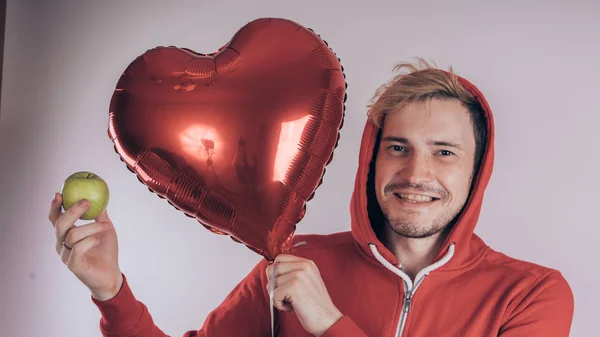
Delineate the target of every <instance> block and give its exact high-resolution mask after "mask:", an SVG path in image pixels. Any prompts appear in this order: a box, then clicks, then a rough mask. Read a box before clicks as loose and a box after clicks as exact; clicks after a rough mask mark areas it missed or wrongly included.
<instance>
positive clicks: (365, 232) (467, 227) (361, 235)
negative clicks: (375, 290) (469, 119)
mask: <svg viewBox="0 0 600 337" xmlns="http://www.w3.org/2000/svg"><path fill="white" fill-rule="evenodd" d="M439 71H443V70H439ZM454 76H456V77H457V78H458V81H459V83H460V84H461V85H462V86H463V87H464V88H465V89H467V90H468V91H469V92H470V93H471V94H472V95H473V96H474V97H475V99H476V100H477V101H478V102H479V104H480V105H481V107H482V109H483V111H484V117H485V125H486V138H485V144H484V149H483V156H482V159H481V164H480V165H479V170H478V172H475V174H474V177H473V182H472V188H471V192H470V194H469V197H468V199H467V201H466V203H465V206H464V207H463V209H462V211H461V212H460V213H459V214H458V216H457V219H456V221H455V223H454V225H453V226H452V229H451V230H450V232H449V234H448V236H447V237H446V240H445V242H444V243H443V244H442V246H441V249H440V251H439V252H438V254H437V257H436V258H435V260H434V261H438V260H439V259H441V258H442V256H444V254H445V253H446V252H447V251H448V248H449V246H450V245H451V244H453V243H454V245H455V246H454V249H455V252H454V256H453V257H452V259H451V260H450V261H449V262H448V263H446V264H445V265H444V267H442V268H441V269H446V270H448V269H458V268H461V267H464V266H465V265H468V264H469V263H470V262H471V261H472V260H473V259H475V258H476V257H477V255H479V254H478V251H480V250H481V244H476V242H477V240H475V238H474V237H473V236H474V230H475V226H476V224H477V221H478V219H479V213H480V211H481V206H482V201H483V195H484V192H485V189H486V187H487V185H488V182H489V180H490V177H491V174H492V169H493V164H494V120H493V115H492V110H491V109H490V107H489V105H488V103H487V101H486V99H485V97H484V96H483V94H482V93H481V91H479V89H478V88H477V87H475V85H473V84H472V83H470V82H469V81H467V80H466V79H464V78H462V77H460V76H458V75H454ZM380 131H381V128H380V127H377V126H376V125H374V124H373V123H372V122H371V121H370V120H368V121H367V123H366V125H365V127H364V131H363V135H362V142H361V147H360V152H359V163H358V170H357V174H356V179H355V183H354V191H353V193H352V199H351V202H350V215H351V222H352V223H351V227H352V236H353V237H354V240H355V241H356V243H357V244H358V245H359V246H360V248H361V250H362V251H363V252H364V253H365V254H366V255H367V256H369V257H371V258H375V256H374V255H373V252H372V250H371V248H370V247H369V244H374V245H375V246H376V248H377V251H378V252H379V253H380V254H381V255H382V256H383V257H384V258H385V259H386V260H387V261H389V262H390V263H391V264H393V265H395V266H398V263H399V262H398V259H397V258H396V257H395V256H394V254H393V253H392V252H391V251H390V250H389V249H387V248H386V247H385V246H384V245H383V243H382V242H381V241H379V239H378V238H377V235H376V231H375V228H376V226H379V225H380V224H377V223H372V220H371V218H370V214H371V215H372V213H373V210H374V209H375V208H377V210H379V205H378V203H377V200H376V199H375V194H374V193H375V190H374V186H373V181H372V179H369V177H370V173H373V172H372V170H374V168H375V166H374V157H373V155H374V153H375V149H376V148H375V147H376V145H378V137H379V134H380ZM371 175H373V174H371ZM373 222H374V221H373Z"/></svg>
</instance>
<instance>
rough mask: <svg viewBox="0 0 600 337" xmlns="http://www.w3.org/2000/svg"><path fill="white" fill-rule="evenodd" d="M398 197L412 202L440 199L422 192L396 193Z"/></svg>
mask: <svg viewBox="0 0 600 337" xmlns="http://www.w3.org/2000/svg"><path fill="white" fill-rule="evenodd" d="M394 195H395V196H396V198H398V199H401V200H402V201H406V202H410V203H415V204H418V203H427V202H432V201H436V200H440V199H439V198H435V197H431V196H428V195H422V194H412V193H394Z"/></svg>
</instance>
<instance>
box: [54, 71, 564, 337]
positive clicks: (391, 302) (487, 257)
mask: <svg viewBox="0 0 600 337" xmlns="http://www.w3.org/2000/svg"><path fill="white" fill-rule="evenodd" d="M398 69H399V70H405V71H403V72H400V73H399V74H398V75H397V76H396V77H395V78H394V79H393V80H392V81H390V83H388V84H387V85H385V86H383V87H382V88H381V89H380V90H379V91H378V92H377V94H376V95H375V98H374V103H373V104H372V105H371V106H370V110H369V121H368V122H367V124H366V126H365V129H364V133H363V137H362V145H361V149H360V155H359V167H358V172H357V175H356V180H355V186H354V193H353V195H352V201H351V218H352V224H351V231H350V232H344V233H336V234H331V235H306V236H297V237H296V238H295V242H296V244H295V246H294V249H293V251H292V252H291V254H290V255H280V256H278V257H277V258H276V261H275V263H274V264H271V265H269V264H268V263H267V262H266V261H265V260H263V261H261V262H260V263H258V265H257V266H256V267H255V268H254V269H253V270H252V271H251V272H250V274H249V275H248V276H247V277H246V278H244V280H242V282H241V283H240V284H239V285H238V286H237V287H236V288H235V289H233V291H232V292H231V293H230V294H229V296H228V297H227V298H226V299H225V301H224V302H223V303H222V305H221V306H219V307H218V308H216V309H215V310H214V311H213V312H212V313H211V314H210V315H209V316H208V317H207V319H206V321H205V323H204V326H203V327H202V328H201V329H200V330H198V331H196V330H194V331H188V332H187V333H185V335H184V336H187V337H193V336H196V337H200V336H202V337H217V336H218V337H224V336H232V337H244V336H248V337H250V336H252V337H256V336H265V337H266V336H271V333H272V331H271V323H272V322H271V319H270V317H271V316H270V309H271V306H270V302H269V301H270V297H269V295H270V294H269V289H270V286H271V285H273V286H274V292H273V300H274V304H275V307H276V308H277V309H278V310H276V317H275V320H276V322H275V323H276V324H275V326H276V331H275V333H276V335H278V336H280V337H292V336H293V337H298V336H321V337H338V336H345V337H359V336H360V337H364V336H371V337H381V336H390V337H391V336H445V337H446V336H461V337H464V336H477V337H482V336H502V337H525V336H527V337H531V336H544V337H548V336H556V337H559V336H561V337H562V336H568V335H569V330H570V326H571V321H572V317H573V295H572V292H571V289H570V287H569V285H568V284H567V282H566V281H565V279H564V278H563V276H562V275H561V274H560V272H558V271H556V270H553V269H550V268H546V267H543V266H539V265H535V264H532V263H528V262H524V261H519V260H516V259H513V258H510V257H508V256H506V255H503V254H501V253H499V252H496V251H494V250H492V249H491V248H490V247H488V246H487V245H486V244H485V243H484V242H483V241H482V240H481V239H480V238H479V237H478V236H477V235H475V234H474V233H473V231H474V229H475V225H476V223H477V219H478V216H479V212H480V209H481V205H482V199H483V194H484V190H485V188H486V186H487V184H488V181H489V179H490V176H491V172H492V166H493V159H494V146H493V145H494V123H493V118H492V113H491V110H490V107H489V106H488V104H487V102H486V100H485V98H484V97H483V95H482V93H481V92H480V91H479V90H478V89H477V88H476V87H475V86H474V85H472V84H471V83H469V82H468V81H466V80H464V79H462V78H459V77H458V76H456V75H454V74H453V72H452V71H450V72H446V71H442V70H439V69H436V68H434V67H432V66H431V65H429V64H427V63H426V62H424V61H421V62H420V63H419V64H418V65H410V64H402V65H399V67H398ZM60 201H61V200H60V195H57V197H56V198H55V200H54V202H53V204H52V207H51V211H50V219H51V221H52V222H53V223H54V224H55V227H56V232H57V252H59V254H60V255H61V256H62V258H63V261H64V262H65V263H66V264H67V265H68V266H69V268H70V269H71V271H73V273H75V275H77V277H79V278H80V279H81V280H82V282H83V283H84V284H86V285H87V286H88V287H89V288H90V290H91V292H92V300H93V301H94V303H95V304H96V305H97V306H98V308H99V309H100V312H101V313H102V320H101V326H100V328H101V331H102V333H103V335H104V336H140V337H142V336H143V337H158V336H166V335H165V334H164V333H163V332H162V331H160V330H159V328H158V327H156V326H155V325H154V323H153V321H152V318H151V316H150V314H149V312H148V310H147V308H146V307H145V305H144V304H142V303H141V302H139V301H138V300H137V299H136V298H135V297H134V295H133V293H132V291H131V289H130V288H129V285H128V283H127V280H126V278H125V277H124V275H123V274H122V273H121V271H120V269H119V267H118V261H117V253H116V249H117V245H116V234H115V233H114V230H113V227H112V224H111V222H110V219H109V218H108V216H107V215H106V213H104V214H103V215H102V216H101V217H100V218H99V219H97V222H96V223H92V224H89V225H84V226H80V227H74V225H73V223H74V222H75V219H77V218H78V217H79V215H80V214H82V213H84V212H85V209H86V207H87V206H86V205H80V206H78V207H74V208H71V209H69V210H68V211H66V212H65V213H64V214H62V215H61V214H60ZM103 224H105V225H107V227H103ZM107 228H108V229H107ZM273 275H274V276H275V277H274V278H273ZM207 277H209V276H208V275H207ZM273 282H274V283H273Z"/></svg>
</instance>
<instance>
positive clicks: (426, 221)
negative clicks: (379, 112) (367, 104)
mask: <svg viewBox="0 0 600 337" xmlns="http://www.w3.org/2000/svg"><path fill="white" fill-rule="evenodd" d="M474 156H475V137H474V133H473V126H472V124H471V117H470V114H469V112H468V110H467V108H465V107H464V106H463V105H462V104H461V103H460V102H459V101H458V100H441V99H433V100H430V101H427V102H418V103H411V104H409V105H406V106H405V107H403V108H402V109H400V110H398V111H395V112H391V113H389V114H388V115H387V117H386V119H385V122H384V125H383V130H382V135H381V144H380V147H379V152H378V153H377V158H376V163H375V189H376V191H375V194H376V195H377V201H378V203H379V206H380V207H381V210H382V211H383V214H384V215H385V218H386V219H387V222H388V223H389V226H390V227H391V229H393V230H394V232H396V233H397V234H399V235H401V236H404V237H410V238H424V237H429V236H431V235H434V234H437V233H439V232H440V231H442V230H443V229H444V228H445V227H446V226H447V225H448V224H449V223H450V222H451V221H452V220H453V219H454V218H455V217H456V215H458V213H459V212H460V211H461V209H462V207H463V206H464V204H465V202H466V200H467V198H468V196H469V190H470V185H471V177H472V174H473V169H474V168H473V166H474V160H475V158H474Z"/></svg>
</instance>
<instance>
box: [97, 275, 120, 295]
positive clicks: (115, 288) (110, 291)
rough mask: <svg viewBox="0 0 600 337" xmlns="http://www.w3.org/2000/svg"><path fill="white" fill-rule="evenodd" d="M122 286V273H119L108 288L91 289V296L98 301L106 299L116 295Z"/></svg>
mask: <svg viewBox="0 0 600 337" xmlns="http://www.w3.org/2000/svg"><path fill="white" fill-rule="evenodd" d="M122 287H123V275H122V274H121V273H119V276H118V278H117V281H116V282H115V283H114V285H113V286H112V287H110V289H108V290H99V291H94V290H92V291H91V292H92V297H93V298H94V299H96V300H98V301H108V300H111V299H113V298H114V297H116V296H117V295H118V294H119V292H120V291H121V288H122Z"/></svg>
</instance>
